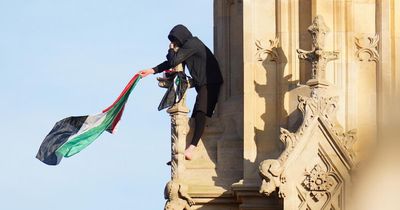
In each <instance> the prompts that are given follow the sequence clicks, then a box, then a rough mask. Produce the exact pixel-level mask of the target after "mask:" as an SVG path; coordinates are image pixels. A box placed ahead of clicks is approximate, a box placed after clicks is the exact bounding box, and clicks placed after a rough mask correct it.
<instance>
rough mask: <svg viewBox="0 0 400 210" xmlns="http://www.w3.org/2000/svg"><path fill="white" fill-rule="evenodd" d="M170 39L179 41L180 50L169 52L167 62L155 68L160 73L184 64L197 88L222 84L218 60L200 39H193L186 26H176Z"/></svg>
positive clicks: (169, 36)
mask: <svg viewBox="0 0 400 210" xmlns="http://www.w3.org/2000/svg"><path fill="white" fill-rule="evenodd" d="M168 39H169V40H170V41H171V42H172V41H178V42H179V44H180V46H179V50H178V51H177V52H175V51H174V50H173V49H169V50H168V54H167V60H166V61H164V62H163V63H161V64H159V65H158V66H156V67H154V68H153V69H154V71H155V73H160V72H162V71H164V70H167V69H170V68H173V67H175V66H176V65H178V64H179V63H182V64H184V65H186V66H187V67H188V69H189V72H190V75H191V76H192V78H193V81H194V85H195V86H202V85H206V84H222V82H223V79H222V74H221V71H220V69H219V65H218V62H217V59H216V58H215V56H214V55H213V54H212V52H211V51H210V49H208V47H207V46H206V45H204V44H203V42H202V41H200V39H198V38H197V37H193V36H192V33H190V31H189V30H188V29H187V28H186V27H185V26H184V25H176V26H175V27H173V28H172V30H171V32H170V33H169V35H168Z"/></svg>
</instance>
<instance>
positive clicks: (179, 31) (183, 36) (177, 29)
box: [168, 24, 193, 45]
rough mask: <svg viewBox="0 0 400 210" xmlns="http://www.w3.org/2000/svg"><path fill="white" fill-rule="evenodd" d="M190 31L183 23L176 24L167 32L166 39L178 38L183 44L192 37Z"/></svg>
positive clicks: (173, 39)
mask: <svg viewBox="0 0 400 210" xmlns="http://www.w3.org/2000/svg"><path fill="white" fill-rule="evenodd" d="M192 37H193V36H192V33H190V31H189V29H187V28H186V27H185V26H184V25H181V24H179V25H176V26H174V27H173V28H172V30H171V31H170V32H169V35H168V39H169V40H170V41H171V42H172V41H175V40H178V41H179V42H180V44H182V45H183V44H185V42H186V41H187V40H188V39H190V38H192Z"/></svg>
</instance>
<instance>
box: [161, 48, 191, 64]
mask: <svg viewBox="0 0 400 210" xmlns="http://www.w3.org/2000/svg"><path fill="white" fill-rule="evenodd" d="M195 53H196V50H195V49H185V48H179V50H178V51H177V52H175V51H174V50H173V49H169V50H168V55H167V60H168V64H169V66H171V67H175V66H177V65H178V64H180V63H182V62H184V61H185V60H186V59H187V58H189V57H190V56H192V55H194V54H195Z"/></svg>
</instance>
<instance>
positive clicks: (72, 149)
mask: <svg viewBox="0 0 400 210" xmlns="http://www.w3.org/2000/svg"><path fill="white" fill-rule="evenodd" d="M140 78H141V77H138V79H136V81H135V82H134V84H133V85H132V87H131V88H130V89H129V91H127V93H126V94H124V96H123V97H122V98H121V99H120V100H119V101H118V102H117V103H116V104H115V105H114V106H113V107H112V108H111V109H110V110H108V111H107V114H106V117H105V119H104V120H103V122H102V123H101V124H100V125H98V126H96V127H93V128H91V129H89V130H88V131H86V132H84V133H82V134H80V135H78V136H75V137H74V138H72V139H70V140H68V141H67V142H65V143H64V144H63V145H62V146H61V147H59V148H58V149H57V150H56V155H57V156H58V157H71V156H73V155H75V154H76V153H79V152H80V151H82V150H83V149H85V148H86V147H87V146H89V145H90V144H91V143H92V142H93V141H94V140H96V139H97V137H99V136H100V135H101V134H102V133H103V132H104V131H105V130H107V128H108V127H110V125H111V124H112V123H113V121H114V119H115V117H116V116H117V114H118V113H119V111H121V109H122V107H123V106H124V104H125V103H126V101H127V100H128V97H129V94H130V93H131V91H132V90H133V89H134V88H135V86H136V84H137V82H138V81H139V80H140Z"/></svg>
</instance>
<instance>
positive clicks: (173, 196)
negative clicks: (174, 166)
mask: <svg viewBox="0 0 400 210" xmlns="http://www.w3.org/2000/svg"><path fill="white" fill-rule="evenodd" d="M187 191H188V187H187V186H186V185H183V184H181V183H179V182H177V181H175V180H171V181H169V182H168V183H167V184H166V186H165V190H164V197H165V199H167V202H166V204H165V207H164V210H183V209H184V210H191V209H192V208H191V207H190V206H192V205H193V204H194V201H193V200H192V198H190V196H189V195H188V193H187Z"/></svg>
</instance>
